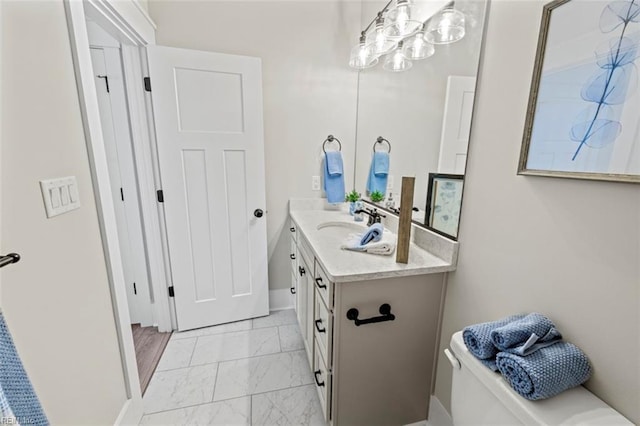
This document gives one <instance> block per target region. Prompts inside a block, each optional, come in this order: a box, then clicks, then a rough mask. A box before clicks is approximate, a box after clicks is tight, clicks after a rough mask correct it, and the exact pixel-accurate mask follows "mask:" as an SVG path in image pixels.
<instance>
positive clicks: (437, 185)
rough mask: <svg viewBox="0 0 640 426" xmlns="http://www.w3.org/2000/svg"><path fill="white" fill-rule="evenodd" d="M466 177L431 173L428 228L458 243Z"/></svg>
mask: <svg viewBox="0 0 640 426" xmlns="http://www.w3.org/2000/svg"><path fill="white" fill-rule="evenodd" d="M463 185H464V175H450V174H441V173H429V183H428V186H427V207H426V209H425V210H426V214H427V223H426V225H427V228H429V229H431V230H432V231H434V232H437V233H438V234H440V235H444V236H445V237H448V238H451V239H452V240H455V241H457V239H458V224H459V221H460V205H461V203H462V187H463Z"/></svg>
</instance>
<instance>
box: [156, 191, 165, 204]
mask: <svg viewBox="0 0 640 426" xmlns="http://www.w3.org/2000/svg"><path fill="white" fill-rule="evenodd" d="M156 194H157V195H158V202H159V203H164V192H162V189H159V190H157V191H156Z"/></svg>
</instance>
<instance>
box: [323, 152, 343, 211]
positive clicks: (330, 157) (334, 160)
mask: <svg viewBox="0 0 640 426" xmlns="http://www.w3.org/2000/svg"><path fill="white" fill-rule="evenodd" d="M324 192H326V194H327V201H328V202H329V203H332V204H333V203H343V202H344V194H345V191H344V169H343V165H342V153H341V152H340V151H328V152H326V153H325V158H324Z"/></svg>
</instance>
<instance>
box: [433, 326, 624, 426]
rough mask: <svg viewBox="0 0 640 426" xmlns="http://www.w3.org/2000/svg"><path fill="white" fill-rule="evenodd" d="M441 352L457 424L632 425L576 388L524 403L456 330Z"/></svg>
mask: <svg viewBox="0 0 640 426" xmlns="http://www.w3.org/2000/svg"><path fill="white" fill-rule="evenodd" d="M451 350H452V351H453V354H452V353H451V352H449V351H445V353H446V352H448V353H446V355H447V357H448V358H449V361H450V362H451V364H452V365H453V382H452V387H451V417H452V418H453V424H454V425H456V426H458V425H492V426H497V425H521V424H522V425H578V424H580V425H632V424H633V423H631V422H630V421H629V420H627V419H626V418H625V417H623V416H622V415H621V414H620V413H618V412H617V411H615V410H614V409H613V408H611V407H610V406H608V405H607V404H605V402H604V401H602V400H601V399H599V398H598V397H596V396H595V395H593V394H592V393H591V392H589V391H588V390H586V389H585V388H584V387H582V386H578V387H575V388H573V389H569V390H567V391H565V392H563V393H561V394H559V395H557V396H555V397H553V398H549V399H545V400H540V401H529V400H527V399H525V398H523V397H521V396H520V395H518V394H517V393H516V392H515V391H514V390H512V389H511V387H510V386H509V384H508V383H507V382H506V381H505V380H504V379H503V378H502V376H501V375H500V373H497V372H493V371H491V370H490V369H489V368H487V367H485V366H484V365H483V364H482V363H481V362H480V361H478V360H477V359H476V358H475V357H474V356H473V355H472V354H471V353H470V352H469V351H468V350H467V347H466V346H465V344H464V341H463V340H462V332H461V331H459V332H457V333H455V334H454V335H453V336H452V337H451Z"/></svg>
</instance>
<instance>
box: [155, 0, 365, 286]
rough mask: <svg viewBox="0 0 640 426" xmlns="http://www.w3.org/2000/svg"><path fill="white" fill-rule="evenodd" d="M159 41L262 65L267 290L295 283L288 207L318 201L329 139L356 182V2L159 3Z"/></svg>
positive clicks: (348, 175) (348, 183) (348, 179)
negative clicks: (293, 201) (352, 56)
mask: <svg viewBox="0 0 640 426" xmlns="http://www.w3.org/2000/svg"><path fill="white" fill-rule="evenodd" d="M149 13H150V15H151V17H152V18H153V20H154V21H155V22H156V24H157V26H158V29H157V32H156V37H157V44H158V45H164V46H172V47H181V48H187V49H197V50H207V51H215V52H221V53H231V54H237V55H247V56H256V57H260V58H262V78H263V92H264V122H265V125H264V127H265V155H266V159H265V161H266V190H267V210H268V215H267V233H268V244H269V286H270V288H271V289H277V288H287V287H289V286H290V281H291V278H290V266H289V250H290V248H289V236H288V235H289V226H288V225H287V220H288V219H287V217H288V210H287V206H288V204H287V203H288V200H289V198H291V197H306V198H310V197H320V196H321V193H320V192H318V191H312V190H311V176H312V175H320V171H321V164H320V161H319V160H320V159H321V156H320V154H321V152H322V151H321V150H322V148H321V147H322V142H323V140H324V139H325V138H326V137H327V135H328V134H333V135H335V136H336V137H338V138H339V139H340V140H341V141H342V151H343V155H344V162H345V168H346V169H345V180H346V187H347V190H349V189H351V188H350V187H351V185H352V182H353V166H352V164H353V154H354V144H355V116H356V85H357V72H355V71H353V70H351V69H349V67H348V66H347V62H348V60H349V50H350V48H351V44H353V43H355V42H357V34H358V32H359V29H358V27H359V23H360V5H359V3H358V2H343V1H304V2H297V1H295V2H294V1H283V2H276V1H179V2H178V1H152V2H150V3H149Z"/></svg>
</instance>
